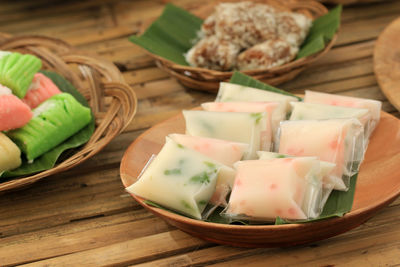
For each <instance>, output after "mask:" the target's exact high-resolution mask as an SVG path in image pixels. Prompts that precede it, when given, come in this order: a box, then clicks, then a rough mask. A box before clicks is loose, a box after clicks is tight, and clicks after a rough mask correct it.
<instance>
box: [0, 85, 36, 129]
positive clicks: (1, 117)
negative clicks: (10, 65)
mask: <svg viewBox="0 0 400 267" xmlns="http://www.w3.org/2000/svg"><path fill="white" fill-rule="evenodd" d="M31 118H32V112H31V109H30V108H29V106H28V105H27V104H25V103H24V102H22V101H21V99H19V98H18V97H16V96H15V95H13V94H12V93H11V90H10V89H9V88H7V87H5V86H2V85H0V131H8V130H12V129H16V128H20V127H22V126H24V125H25V124H27V123H28V122H29V120H30V119H31Z"/></svg>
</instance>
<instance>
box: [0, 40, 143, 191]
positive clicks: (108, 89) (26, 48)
mask: <svg viewBox="0 0 400 267" xmlns="http://www.w3.org/2000/svg"><path fill="white" fill-rule="evenodd" d="M0 50H7V51H18V52H21V53H29V54H33V55H35V56H37V57H39V58H40V59H41V60H42V63H43V69H47V70H52V71H55V72H57V73H59V74H61V75H62V76H63V77H64V78H65V79H67V80H69V81H70V82H71V83H72V84H73V85H74V86H75V87H76V88H77V89H78V91H79V92H80V93H81V94H82V95H83V96H84V97H85V98H86V99H87V100H88V102H89V105H90V107H91V109H92V112H93V114H94V116H95V119H96V128H95V131H94V133H93V135H92V136H91V138H90V140H89V141H88V142H87V143H86V144H85V145H84V146H83V147H82V148H81V149H79V150H78V151H77V152H76V153H75V154H74V155H72V156H70V157H69V158H67V159H65V160H63V161H62V162H59V163H57V165H56V166H55V167H54V168H52V169H49V170H46V171H42V172H39V173H37V174H34V175H30V176H26V177H23V178H13V179H12V180H8V181H5V182H0V192H1V191H6V190H10V189H15V188H20V187H22V186H26V185H30V184H32V183H34V182H36V181H38V180H40V179H42V178H44V177H47V176H50V175H53V174H56V173H59V172H62V171H65V170H68V169H70V168H72V167H74V166H76V165H78V164H80V163H82V162H83V161H85V160H87V159H88V158H90V157H92V156H93V155H95V154H96V153H98V152H99V151H100V150H101V149H102V148H104V147H105V146H106V145H107V144H108V143H109V142H110V141H111V140H112V139H113V138H114V137H116V136H117V135H119V134H120V133H121V132H122V130H123V129H125V127H126V126H127V125H128V124H129V123H130V121H131V120H132V119H133V117H134V115H135V113H136V107H137V99H136V95H135V92H134V91H133V89H132V88H130V87H129V85H127V84H126V83H125V81H124V79H123V77H122V74H121V73H120V72H119V70H118V69H117V68H116V67H115V66H114V65H113V64H112V63H110V62H107V61H104V60H101V59H98V58H94V57H88V56H85V55H84V54H82V53H81V52H79V51H77V50H76V49H74V48H73V47H72V46H70V45H69V44H68V43H66V42H64V41H62V40H59V39H55V38H50V37H45V36H36V35H35V36H34V35H24V36H15V37H12V36H11V35H9V34H5V33H0Z"/></svg>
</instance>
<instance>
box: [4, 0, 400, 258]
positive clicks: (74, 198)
mask: <svg viewBox="0 0 400 267" xmlns="http://www.w3.org/2000/svg"><path fill="white" fill-rule="evenodd" d="M165 2H166V1H161V0H158V1H157V0H142V1H128V0H114V1H113V0H84V1H78V0H76V1H56V0H54V1H49V0H37V1H11V0H10V1H1V5H0V31H2V32H8V33H11V34H32V33H37V34H44V35H49V36H54V37H58V38H62V39H64V40H65V41H67V42H69V43H71V44H73V45H75V46H77V47H78V48H80V49H82V50H84V51H87V52H88V53H89V54H93V55H95V54H97V55H98V56H100V57H102V58H104V59H108V60H110V61H113V62H114V63H115V64H116V65H117V66H118V67H119V68H120V70H121V71H122V72H123V75H124V77H125V79H126V81H127V82H128V83H129V84H130V85H131V86H132V87H133V89H134V90H135V91H136V94H137V96H138V98H139V106H138V113H137V115H136V117H135V118H134V120H133V121H132V123H131V124H130V125H129V127H128V128H127V129H126V130H125V132H124V133H122V134H121V135H120V136H119V137H117V138H116V139H115V140H113V141H112V142H111V143H110V144H109V145H108V146H107V147H106V148H105V149H104V150H103V151H102V152H101V153H99V154H98V155H96V156H95V157H93V158H92V159H90V160H88V161H87V162H85V163H83V164H82V165H80V166H79V167H77V168H74V169H72V170H70V171H68V172H65V173H62V174H59V175H54V176H52V177H48V178H46V179H44V180H42V181H40V182H38V183H36V184H33V185H32V186H30V187H29V188H23V189H21V190H18V191H14V192H8V193H5V194H1V195H0V266H12V265H20V264H27V265H35V266H53V265H54V266H57V265H64V266H65V265H67V266H91V265H96V266H102V265H112V266H114V265H116V266H126V265H134V264H139V265H144V266H185V265H218V266H237V265H246V266H252V265H268V266H290V265H293V266H336V265H339V266H342V265H355V266H399V265H400V220H399V218H400V199H397V200H396V201H395V202H393V203H392V204H391V205H390V206H389V207H387V208H385V209H383V210H382V211H380V212H379V213H378V214H376V216H374V217H373V218H372V219H370V220H369V221H368V222H366V223H364V224H363V225H361V226H360V227H358V228H356V229H354V230H352V231H349V232H347V233H345V234H342V235H339V236H336V237H333V238H330V239H327V240H324V241H320V242H317V243H314V244H309V245H304V246H298V247H292V248H275V249H270V248H260V249H244V248H232V247H227V246H220V245H216V244H212V243H208V242H205V241H202V240H199V239H197V238H195V237H192V236H190V235H187V234H185V233H183V232H181V231H179V230H177V229H175V228H174V227H172V226H169V225H168V224H166V223H165V222H164V221H162V220H161V219H159V218H157V217H155V216H154V215H152V214H151V213H149V212H147V211H145V210H144V209H143V208H141V206H139V205H138V203H136V202H135V201H134V200H133V199H132V198H131V197H130V195H128V194H127V193H126V192H125V191H124V188H123V186H122V183H121V181H120V177H119V164H120V161H121V157H122V155H123V153H124V151H125V149H126V148H127V147H128V145H129V144H130V143H131V142H132V141H134V140H135V138H136V137H137V136H138V135H140V134H141V133H143V132H144V131H145V130H146V129H148V128H149V127H151V126H152V125H155V124H156V123H158V122H161V121H163V120H165V119H167V118H169V117H171V116H173V115H175V114H178V113H179V112H180V111H181V110H182V109H186V108H192V107H195V106H198V105H199V104H200V103H202V102H205V101H211V100H213V99H214V97H215V95H213V94H208V93H203V92H198V91H193V90H189V89H186V88H184V87H182V86H181V85H180V84H179V83H177V82H176V81H175V80H174V79H172V78H170V77H169V76H168V75H167V74H166V73H165V72H163V71H162V70H160V69H158V68H157V67H156V66H155V64H154V62H153V61H152V60H151V58H150V57H149V56H147V55H146V54H145V53H144V52H143V50H141V49H140V48H138V47H136V46H135V45H133V44H131V43H130V42H129V41H128V40H127V37H128V36H129V35H131V34H135V33H137V32H138V31H139V29H140V26H141V24H142V23H145V22H146V21H147V20H149V19H151V18H154V17H156V16H158V15H159V14H160V12H161V11H162V9H163V6H164V4H165ZM173 2H174V3H176V4H177V5H180V6H183V7H187V8H190V7H191V5H193V3H191V2H195V1H189V0H176V1H173ZM399 15H400V1H383V2H378V3H373V4H365V5H352V6H346V7H345V8H344V12H343V16H342V27H341V30H340V33H339V38H338V40H337V42H336V44H335V46H334V47H333V49H332V50H331V51H330V52H329V53H328V54H327V55H325V56H324V57H323V58H322V59H320V60H319V61H317V62H315V63H314V64H313V65H312V66H311V67H310V68H309V69H307V70H306V71H304V72H303V73H302V74H300V75H299V76H298V77H297V78H296V79H294V80H292V81H290V82H287V83H286V84H283V85H281V86H280V87H281V88H284V89H288V90H290V91H291V92H294V93H302V92H303V91H304V89H311V90H318V91H325V92H329V93H338V94H339V93H340V94H344V95H351V96H360V97H366V98H372V99H378V100H381V101H383V109H384V110H385V111H387V112H389V113H392V114H394V115H395V116H397V117H400V114H399V112H398V111H396V110H395V108H394V107H393V106H392V105H391V104H390V103H389V102H388V101H387V100H386V98H385V97H384V95H383V94H382V93H381V91H380V89H379V87H378V85H377V82H376V79H375V76H374V73H373V60H372V53H373V47H374V43H375V41H376V39H377V37H378V35H379V33H380V32H381V31H382V30H383V29H384V27H385V26H386V25H388V24H389V23H390V22H391V21H393V20H394V19H396V17H398V16H399ZM388 141H390V140H388Z"/></svg>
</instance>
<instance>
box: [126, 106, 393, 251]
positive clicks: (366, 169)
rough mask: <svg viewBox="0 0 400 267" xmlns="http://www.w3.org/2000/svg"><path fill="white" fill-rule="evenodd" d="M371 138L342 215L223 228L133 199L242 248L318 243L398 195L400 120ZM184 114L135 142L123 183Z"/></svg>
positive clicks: (386, 119)
mask: <svg viewBox="0 0 400 267" xmlns="http://www.w3.org/2000/svg"><path fill="white" fill-rule="evenodd" d="M381 116H382V117H381V121H380V123H379V125H378V127H377V128H376V129H375V132H374V133H373V135H372V138H371V140H370V144H369V146H368V150H367V153H366V156H365V160H364V162H363V163H362V166H361V169H360V173H359V175H358V180H357V186H356V193H355V198H354V204H353V208H352V210H351V212H349V213H347V214H346V215H345V216H343V217H338V218H333V219H326V220H321V221H318V222H312V223H305V224H288V225H261V226H260V225H257V226H244V225H225V224H217V223H209V222H203V221H198V220H194V219H190V218H187V217H184V216H180V215H177V214H175V213H172V212H168V211H166V210H163V209H158V208H155V207H152V206H149V205H146V204H145V203H143V199H142V198H140V197H137V196H134V195H132V196H133V198H134V199H135V200H136V201H138V202H139V203H140V205H142V206H143V207H145V208H146V209H148V210H150V211H151V212H153V213H154V214H156V215H157V216H160V217H161V218H162V219H164V220H166V221H167V222H168V223H170V224H172V225H174V226H176V227H178V228H179V229H181V230H182V231H185V232H187V233H189V234H192V235H194V236H197V237H199V238H202V239H205V240H207V241H211V242H215V243H219V244H225V245H231V246H241V247H279V246H292V245H298V244H304V243H310V242H315V241H318V240H322V239H325V238H329V237H332V236H335V235H338V234H341V233H344V232H346V231H348V230H350V229H352V228H355V227H357V226H359V225H360V224H362V223H363V222H365V221H366V220H368V219H369V218H371V217H372V216H373V214H374V213H376V212H377V211H378V210H380V209H382V208H383V207H385V206H386V205H388V204H389V203H390V202H392V201H393V200H394V199H396V197H397V196H398V195H399V194H400V179H399V170H398V166H400V120H399V119H397V118H395V117H393V116H392V115H389V114H388V113H385V112H382V114H381ZM184 130H185V123H184V119H183V116H182V115H178V116H175V117H173V118H171V119H169V120H167V121H165V122H162V123H160V124H158V125H156V126H154V127H152V128H151V129H149V130H148V131H146V132H145V133H143V134H142V135H141V136H140V137H139V138H137V140H136V141H135V142H134V143H132V144H131V145H130V146H129V148H128V149H127V151H126V152H125V155H124V156H123V158H122V162H121V168H120V173H121V179H122V182H123V184H124V186H125V187H127V186H129V185H131V184H132V183H134V182H135V181H136V177H137V176H138V174H139V173H140V171H141V170H142V168H143V167H144V165H145V164H146V162H147V160H148V159H149V158H150V156H151V155H152V154H157V153H158V152H159V151H160V149H161V147H162V145H163V144H164V142H165V136H166V135H168V134H170V133H184Z"/></svg>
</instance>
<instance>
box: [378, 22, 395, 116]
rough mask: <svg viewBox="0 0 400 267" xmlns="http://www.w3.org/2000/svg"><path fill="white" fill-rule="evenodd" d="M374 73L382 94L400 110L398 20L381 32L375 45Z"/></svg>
mask: <svg viewBox="0 0 400 267" xmlns="http://www.w3.org/2000/svg"><path fill="white" fill-rule="evenodd" d="M374 71H375V76H376V78H377V80H378V84H379V86H380V87H381V90H382V92H383V93H384V94H385V96H386V97H387V98H388V99H389V101H390V103H392V104H393V106H395V107H396V109H397V110H400V18H398V19H396V20H395V21H393V22H392V23H390V24H389V26H387V27H386V28H385V29H384V30H383V32H382V33H381V35H380V36H379V38H378V40H377V42H376V44H375V50H374Z"/></svg>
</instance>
